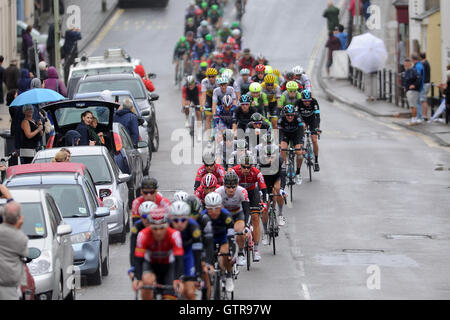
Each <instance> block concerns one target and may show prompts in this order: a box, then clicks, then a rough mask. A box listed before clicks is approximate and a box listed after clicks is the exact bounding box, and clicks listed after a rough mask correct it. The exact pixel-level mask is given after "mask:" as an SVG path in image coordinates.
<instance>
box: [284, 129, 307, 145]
mask: <svg viewBox="0 0 450 320" xmlns="http://www.w3.org/2000/svg"><path fill="white" fill-rule="evenodd" d="M303 135H304V130H303V127H299V128H298V129H297V130H296V131H295V132H284V131H282V130H280V136H281V137H280V138H281V139H280V141H284V142H286V143H287V144H289V142H292V146H296V145H299V144H303Z"/></svg>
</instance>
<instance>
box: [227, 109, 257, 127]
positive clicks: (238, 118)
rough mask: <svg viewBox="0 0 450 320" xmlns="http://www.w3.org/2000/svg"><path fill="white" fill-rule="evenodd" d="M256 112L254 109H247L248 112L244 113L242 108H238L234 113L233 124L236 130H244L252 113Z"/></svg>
mask: <svg viewBox="0 0 450 320" xmlns="http://www.w3.org/2000/svg"><path fill="white" fill-rule="evenodd" d="M256 112H258V111H257V110H256V108H255V107H249V109H248V112H244V111H243V110H242V107H238V108H237V109H236V111H235V112H234V116H233V123H235V124H236V125H237V128H238V129H241V130H244V131H245V130H246V129H247V125H248V123H249V122H250V121H251V117H252V115H253V114H254V113H256Z"/></svg>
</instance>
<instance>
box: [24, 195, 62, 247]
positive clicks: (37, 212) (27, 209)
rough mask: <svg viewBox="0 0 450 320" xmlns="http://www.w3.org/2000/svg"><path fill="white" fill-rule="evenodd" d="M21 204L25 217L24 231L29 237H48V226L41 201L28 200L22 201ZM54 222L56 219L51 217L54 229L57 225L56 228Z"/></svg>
mask: <svg viewBox="0 0 450 320" xmlns="http://www.w3.org/2000/svg"><path fill="white" fill-rule="evenodd" d="M20 206H21V208H22V215H23V217H24V219H23V225H22V231H23V232H24V233H25V234H26V235H27V236H28V238H30V239H39V238H45V237H47V228H46V224H45V219H44V210H43V209H42V204H41V203H40V202H28V203H21V204H20ZM54 223H55V221H54V220H53V221H52V219H50V224H51V225H52V229H53V228H54V227H55V230H56V226H55V225H54Z"/></svg>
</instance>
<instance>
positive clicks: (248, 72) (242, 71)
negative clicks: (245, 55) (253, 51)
mask: <svg viewBox="0 0 450 320" xmlns="http://www.w3.org/2000/svg"><path fill="white" fill-rule="evenodd" d="M239 73H240V74H241V75H242V76H244V75H250V70H249V69H247V68H244V69H242V70H241V71H239Z"/></svg>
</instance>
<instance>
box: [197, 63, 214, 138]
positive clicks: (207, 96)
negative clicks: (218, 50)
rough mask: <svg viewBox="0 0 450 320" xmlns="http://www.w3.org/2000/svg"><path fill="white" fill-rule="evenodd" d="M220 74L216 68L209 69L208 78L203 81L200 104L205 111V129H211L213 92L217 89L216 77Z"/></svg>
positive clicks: (207, 71)
mask: <svg viewBox="0 0 450 320" xmlns="http://www.w3.org/2000/svg"><path fill="white" fill-rule="evenodd" d="M217 74H218V72H217V70H216V69H214V68H209V69H208V70H206V76H207V78H205V79H203V80H202V98H201V99H200V103H201V105H202V106H203V110H204V111H205V118H206V120H205V121H206V123H205V127H206V129H207V130H208V129H211V119H212V115H213V114H212V112H211V107H212V104H213V102H212V98H213V92H214V89H216V88H217V86H218V85H217V83H216V76H217Z"/></svg>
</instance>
